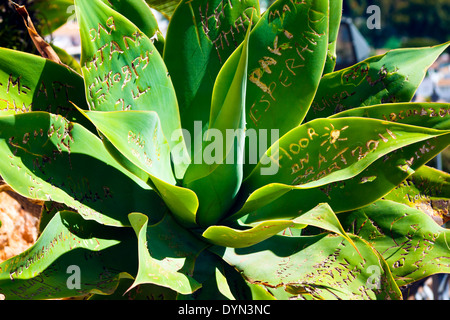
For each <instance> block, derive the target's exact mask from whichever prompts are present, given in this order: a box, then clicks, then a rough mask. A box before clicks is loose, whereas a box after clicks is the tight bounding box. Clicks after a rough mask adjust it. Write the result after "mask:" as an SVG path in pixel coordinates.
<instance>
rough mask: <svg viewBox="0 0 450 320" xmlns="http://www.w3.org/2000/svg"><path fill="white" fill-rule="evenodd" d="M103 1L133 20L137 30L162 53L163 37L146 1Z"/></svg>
mask: <svg viewBox="0 0 450 320" xmlns="http://www.w3.org/2000/svg"><path fill="white" fill-rule="evenodd" d="M103 2H104V3H105V4H107V5H109V6H110V7H111V8H113V9H114V10H115V11H117V12H120V14H122V15H123V16H124V17H126V18H127V19H128V20H130V21H131V22H133V23H134V24H135V25H136V26H137V27H138V28H139V30H141V31H142V32H143V33H145V35H146V36H147V37H148V38H150V39H151V40H152V41H153V44H154V45H155V47H156V49H157V50H158V52H159V53H160V54H161V55H162V53H163V50H164V37H163V35H162V33H161V31H160V30H159V27H158V21H157V20H156V18H155V16H154V15H153V12H152V10H151V9H150V7H149V5H148V4H147V3H146V1H144V0H103Z"/></svg>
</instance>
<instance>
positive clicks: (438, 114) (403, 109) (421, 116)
mask: <svg viewBox="0 0 450 320" xmlns="http://www.w3.org/2000/svg"><path fill="white" fill-rule="evenodd" d="M344 117H364V118H373V119H380V120H385V121H391V122H397V123H404V124H410V125H414V126H421V127H426V128H433V129H440V130H449V129H450V105H449V104H448V103H421V102H407V103H386V104H378V105H373V106H368V107H360V108H355V109H350V110H347V111H343V112H340V113H337V114H335V115H333V116H331V117H329V118H330V119H334V118H344Z"/></svg>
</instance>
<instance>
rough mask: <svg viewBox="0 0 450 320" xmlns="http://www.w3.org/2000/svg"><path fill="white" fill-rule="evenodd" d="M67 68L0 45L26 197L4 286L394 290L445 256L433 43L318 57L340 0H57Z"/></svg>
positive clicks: (446, 268)
mask: <svg viewBox="0 0 450 320" xmlns="http://www.w3.org/2000/svg"><path fill="white" fill-rule="evenodd" d="M74 4H75V8H76V14H77V19H78V23H79V26H80V35H81V40H82V58H81V63H80V66H81V68H80V69H81V73H82V74H79V73H77V72H75V71H74V70H72V69H71V68H69V67H67V66H65V65H63V64H61V63H56V62H54V61H51V60H48V59H44V58H42V57H39V56H35V55H31V54H26V53H22V52H17V51H12V50H8V49H0V83H1V85H0V99H1V100H0V108H1V111H0V114H1V116H0V156H1V158H2V161H0V175H1V177H2V178H3V179H4V181H5V182H6V183H7V184H8V185H9V186H10V187H11V188H12V189H13V190H14V191H15V192H17V193H19V194H21V195H23V196H25V197H28V198H31V199H34V200H38V201H42V203H43V210H42V217H41V221H40V237H39V238H38V240H37V241H36V243H35V244H34V245H33V246H32V247H31V248H29V249H28V250H26V251H25V252H23V253H21V254H19V255H17V256H16V257H13V258H11V259H10V260H7V261H5V262H3V263H2V264H0V293H1V294H3V295H4V296H5V297H6V299H47V298H62V297H84V298H90V299H103V298H111V299H119V298H132V299H139V298H152V299H162V298H164V299H186V300H191V299H292V298H299V299H401V298H402V294H401V290H400V287H401V286H404V285H407V284H410V283H413V282H415V281H417V280H419V279H422V278H424V277H426V276H429V275H432V274H434V273H448V272H450V261H449V260H450V251H449V246H448V240H446V239H450V233H449V231H448V230H447V229H445V228H443V227H442V226H441V225H442V224H443V223H444V222H445V221H447V220H448V218H449V216H448V204H449V202H448V201H449V200H448V198H449V195H450V189H449V183H450V179H449V175H448V174H447V173H444V172H441V171H438V170H435V169H433V168H431V167H428V166H426V164H427V162H428V161H429V160H430V159H432V158H433V157H435V156H436V155H437V154H438V153H439V152H440V151H442V150H443V149H444V148H446V147H447V146H448V144H449V142H450V131H449V129H450V127H449V120H450V111H449V110H450V109H449V105H448V104H440V103H411V102H410V101H411V100H412V98H413V96H414V93H415V91H416V89H417V87H418V86H419V85H420V83H421V81H422V79H423V78H424V76H425V73H426V71H427V68H428V67H429V66H430V65H431V64H432V63H433V62H434V61H435V59H436V58H437V57H438V56H439V55H440V54H441V53H442V52H443V51H444V50H445V49H446V48H447V46H448V44H443V45H439V46H435V47H426V48H416V49H401V50H393V51H389V52H387V53H386V54H383V55H380V56H374V57H371V58H369V59H367V60H365V61H362V62H360V63H357V64H356V65H354V66H352V67H349V68H346V69H343V70H338V71H334V69H335V68H334V66H335V62H336V42H337V34H338V29H339V24H340V19H341V7H342V2H341V1H339V0H302V1H294V0H278V1H276V2H275V3H274V4H273V5H272V6H270V7H269V8H268V9H267V11H266V12H265V13H264V14H260V8H259V3H258V1H257V0H227V1H224V0H209V1H205V0H189V1H187V0H186V1H185V0H183V1H181V2H180V4H179V5H178V6H177V8H176V10H175V11H174V13H173V15H172V16H171V20H170V24H169V29H168V32H167V36H166V37H165V38H164V37H163V36H162V35H161V33H160V32H159V30H158V26H157V24H156V20H155V19H154V17H153V15H152V12H151V10H150V7H149V6H148V5H147V4H146V2H144V1H131V0H122V1H119V0H108V1H102V0H89V1H88V0H75V3H74Z"/></svg>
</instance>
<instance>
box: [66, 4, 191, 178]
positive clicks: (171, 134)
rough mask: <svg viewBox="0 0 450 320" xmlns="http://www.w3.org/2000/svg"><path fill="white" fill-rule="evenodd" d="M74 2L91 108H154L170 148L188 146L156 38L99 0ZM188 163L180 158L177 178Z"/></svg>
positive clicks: (176, 170) (146, 109)
mask: <svg viewBox="0 0 450 320" xmlns="http://www.w3.org/2000/svg"><path fill="white" fill-rule="evenodd" d="M75 4H76V9H77V17H78V21H79V24H80V33H81V41H82V48H83V51H82V57H81V64H82V70H83V75H84V80H85V86H86V92H87V100H88V103H89V109H90V110H92V111H121V110H122V111H124V110H144V111H155V112H156V113H157V114H158V116H159V118H160V119H161V125H162V130H163V133H164V135H165V136H166V138H167V139H168V140H167V141H168V143H169V146H170V148H171V150H174V149H176V150H179V149H182V150H184V149H185V146H184V141H183V136H182V133H181V124H180V116H179V113H178V104H177V99H176V96H175V91H174V89H173V85H172V82H171V80H170V77H169V75H168V73H167V68H166V67H165V65H164V62H163V60H162V58H161V56H160V55H159V53H158V52H157V50H156V49H155V46H154V45H153V43H152V41H151V40H150V39H149V38H148V37H147V36H146V35H145V34H144V33H142V31H141V30H139V29H138V27H137V26H135V25H134V24H133V23H132V22H130V21H129V20H128V19H126V18H125V17H124V16H122V15H120V14H119V13H117V12H116V11H114V10H112V9H111V8H110V7H108V6H107V5H105V4H104V3H103V2H102V1H100V0H94V1H82V0H79V1H75ZM182 154H183V155H184V156H185V157H187V155H188V154H187V152H184V153H182ZM174 156H179V152H178V154H177V155H174ZM187 163H189V161H188V159H185V161H178V162H177V163H175V168H174V169H175V174H176V177H177V178H181V177H182V176H183V175H184V171H185V170H186V167H187Z"/></svg>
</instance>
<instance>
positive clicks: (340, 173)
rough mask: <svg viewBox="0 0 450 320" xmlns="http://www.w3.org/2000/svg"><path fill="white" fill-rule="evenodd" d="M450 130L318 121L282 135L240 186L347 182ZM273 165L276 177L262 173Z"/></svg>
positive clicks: (370, 121)
mask: <svg viewBox="0 0 450 320" xmlns="http://www.w3.org/2000/svg"><path fill="white" fill-rule="evenodd" d="M449 132H450V131H444V130H435V129H429V128H422V127H417V126H410V125H404V124H400V123H392V122H386V121H381V120H375V119H366V118H338V119H317V120H314V121H311V122H309V123H306V124H304V125H302V126H299V127H297V128H295V129H293V130H291V131H290V132H289V133H288V134H286V135H285V136H283V137H282V138H281V139H280V140H279V142H277V144H276V145H274V146H272V147H271V148H270V149H269V150H268V151H267V152H266V154H265V155H264V156H263V157H262V158H261V161H260V163H259V164H258V165H257V166H256V167H255V169H254V170H253V172H252V174H251V175H250V176H249V177H248V178H247V179H246V180H245V182H244V185H245V188H246V189H247V190H251V191H253V190H256V189H257V188H261V187H264V186H266V185H268V184H270V183H281V184H286V185H292V186H298V187H302V188H310V187H316V186H320V185H323V184H325V183H331V182H336V181H341V180H345V179H348V178H351V177H354V176H355V175H357V174H359V173H360V172H361V171H362V170H364V169H365V168H367V167H368V166H369V165H370V164H371V163H373V162H374V161H375V160H377V159H379V158H380V157H382V156H384V155H386V154H388V153H390V152H392V151H394V150H396V149H399V148H403V147H405V146H407V145H410V144H413V143H416V142H420V141H424V140H428V139H430V138H432V137H438V136H440V135H443V134H447V133H449ZM274 166H276V167H278V170H276V171H277V172H276V173H275V174H273V175H266V174H261V172H262V171H263V169H264V167H269V168H270V167H274ZM274 171H275V170H274Z"/></svg>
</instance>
